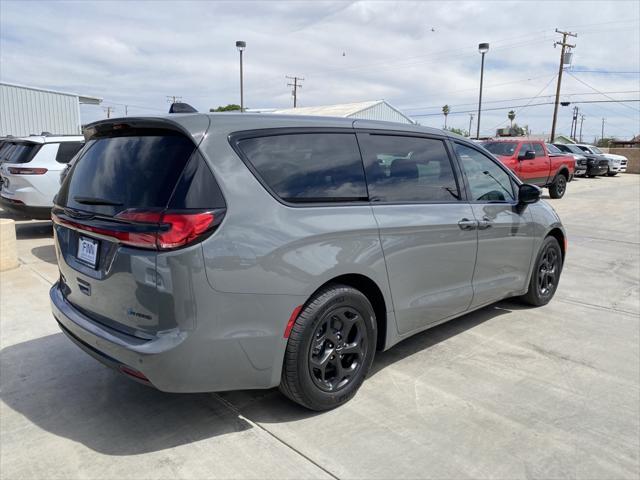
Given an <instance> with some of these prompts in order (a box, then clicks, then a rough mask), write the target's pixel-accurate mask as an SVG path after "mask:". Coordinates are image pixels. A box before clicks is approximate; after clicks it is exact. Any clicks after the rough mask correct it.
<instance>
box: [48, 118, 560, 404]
mask: <svg viewBox="0 0 640 480" xmlns="http://www.w3.org/2000/svg"><path fill="white" fill-rule="evenodd" d="M85 131H86V133H87V146H86V148H85V149H83V150H82V152H81V156H79V157H78V158H77V160H76V161H75V165H74V166H73V168H72V169H71V171H70V172H69V175H68V177H67V178H66V179H65V181H64V183H63V184H62V187H61V189H60V192H59V194H58V196H57V197H56V205H55V207H54V208H53V210H52V218H53V220H54V238H55V248H56V253H57V258H58V262H59V268H60V279H59V281H58V282H57V283H56V284H55V285H54V286H53V287H52V288H51V290H50V297H51V305H52V310H53V315H54V316H55V318H56V320H57V321H58V322H59V325H60V327H61V329H62V331H63V332H64V333H65V334H66V335H67V336H68V337H69V338H70V339H71V340H72V341H73V342H75V343H76V344H77V345H78V346H79V347H81V348H83V349H84V350H85V351H86V352H87V353H88V354H90V355H92V356H93V357H95V358H96V359H98V360H99V361H101V362H103V363H105V364H107V365H109V366H111V367H113V368H115V369H117V370H119V371H120V372H121V373H123V374H124V375H126V376H128V377H130V378H132V379H135V380H137V381H140V382H142V383H145V384H147V385H151V386H154V387H156V388H158V389H160V390H163V391H167V392H203V391H220V390H233V389H248V388H263V389H264V388H272V387H275V386H278V385H279V386H280V389H281V390H282V392H283V393H284V394H285V395H286V396H288V397H289V398H291V399H292V400H294V401H296V402H298V403H300V404H302V405H304V406H305V407H307V408H310V409H314V410H326V409H329V408H334V407H336V406H338V405H341V404H343V403H345V402H347V401H348V400H349V399H350V398H352V397H353V395H355V393H356V391H357V390H358V388H359V387H360V385H361V384H362V382H363V381H364V379H365V377H366V375H367V372H368V370H369V367H370V365H371V362H372V360H373V357H374V353H375V351H376V350H377V349H378V350H385V349H388V348H390V347H392V346H393V345H394V344H396V343H398V342H400V341H401V340H403V339H405V338H407V337H409V336H411V335H413V334H415V333H417V332H420V331H422V330H425V329H427V328H430V327H433V326H435V325H438V324H440V323H442V322H445V321H447V320H449V319H451V318H454V317H457V316H460V315H463V314H465V313H467V312H469V311H471V310H475V309H478V308H481V307H483V306H485V305H488V304H491V303H493V302H496V301H498V300H500V299H503V298H506V297H512V296H522V298H523V300H524V301H525V302H527V303H529V304H531V305H543V304H546V303H547V302H549V300H551V298H552V297H553V295H554V293H555V291H556V288H557V286H558V281H559V279H560V273H561V270H562V265H563V259H564V255H565V252H566V235H565V232H564V229H563V227H562V224H561V222H560V219H559V218H558V216H557V214H556V213H555V211H554V210H553V209H552V208H551V207H550V206H549V205H548V204H547V203H546V202H542V201H538V200H539V199H540V189H539V188H538V187H536V186H533V185H527V184H522V182H520V180H518V179H517V177H516V176H515V175H513V174H512V172H510V170H509V169H507V168H506V167H505V166H504V165H502V164H501V163H500V162H499V161H498V160H497V159H496V158H494V157H493V156H492V155H491V154H489V153H488V152H487V151H486V150H484V149H483V148H482V147H480V146H476V145H474V144H473V143H472V142H470V141H468V140H466V139H464V138H462V137H459V136H457V135H454V134H450V133H448V132H444V131H441V130H435V129H431V128H425V127H420V126H417V125H400V124H398V123H386V122H376V121H368V120H355V121H354V120H353V119H346V118H344V119H338V118H329V117H303V118H300V117H298V116H294V115H292V116H285V115H269V114H266V115H260V114H252V115H224V114H209V115H204V114H182V115H170V116H168V117H153V118H131V117H128V118H123V119H109V120H105V121H101V122H98V123H94V124H91V125H89V126H88V127H87V128H86V130H85ZM516 232H517V233H516Z"/></svg>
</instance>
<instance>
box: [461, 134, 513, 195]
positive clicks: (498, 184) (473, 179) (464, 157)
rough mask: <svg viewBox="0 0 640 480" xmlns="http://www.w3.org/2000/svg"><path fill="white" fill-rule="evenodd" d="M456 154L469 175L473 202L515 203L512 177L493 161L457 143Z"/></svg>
mask: <svg viewBox="0 0 640 480" xmlns="http://www.w3.org/2000/svg"><path fill="white" fill-rule="evenodd" d="M455 145H456V153H457V154H458V158H460V162H461V163H462V167H463V168H464V170H465V172H466V174H467V181H468V182H469V189H470V190H471V200H474V201H487V202H491V201H513V200H515V195H514V193H513V184H512V183H511V177H509V174H507V172H505V171H504V170H503V169H502V168H500V167H499V166H498V165H497V164H496V163H495V162H494V161H493V160H491V159H490V158H489V157H487V156H485V155H484V154H482V153H480V152H479V151H478V150H476V149H474V148H470V147H467V146H465V145H460V144H459V143H456V144H455Z"/></svg>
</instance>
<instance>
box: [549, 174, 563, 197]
mask: <svg viewBox="0 0 640 480" xmlns="http://www.w3.org/2000/svg"><path fill="white" fill-rule="evenodd" d="M566 191H567V177H565V176H564V174H562V173H560V174H558V175H557V176H556V179H555V180H554V181H553V183H552V184H551V186H550V187H549V196H551V198H562V197H563V196H564V194H565V192H566Z"/></svg>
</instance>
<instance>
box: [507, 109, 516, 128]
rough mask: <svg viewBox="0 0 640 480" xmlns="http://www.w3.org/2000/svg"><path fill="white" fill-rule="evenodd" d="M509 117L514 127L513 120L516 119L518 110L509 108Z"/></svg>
mask: <svg viewBox="0 0 640 480" xmlns="http://www.w3.org/2000/svg"><path fill="white" fill-rule="evenodd" d="M507 118H509V121H510V122H511V128H513V121H514V120H515V119H516V112H514V111H513V110H509V113H507Z"/></svg>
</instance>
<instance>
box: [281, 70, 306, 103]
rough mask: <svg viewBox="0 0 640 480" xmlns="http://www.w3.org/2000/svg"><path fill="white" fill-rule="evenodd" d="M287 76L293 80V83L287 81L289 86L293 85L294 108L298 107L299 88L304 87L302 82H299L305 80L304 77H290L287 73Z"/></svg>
mask: <svg viewBox="0 0 640 480" xmlns="http://www.w3.org/2000/svg"><path fill="white" fill-rule="evenodd" d="M285 78H287V79H289V80H293V83H287V87H293V90H292V91H291V95H292V96H293V108H296V107H297V106H298V88H302V84H301V83H298V82H301V81H302V80H304V77H290V76H289V75H285Z"/></svg>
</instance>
